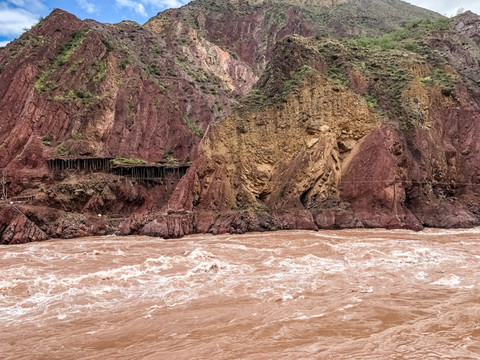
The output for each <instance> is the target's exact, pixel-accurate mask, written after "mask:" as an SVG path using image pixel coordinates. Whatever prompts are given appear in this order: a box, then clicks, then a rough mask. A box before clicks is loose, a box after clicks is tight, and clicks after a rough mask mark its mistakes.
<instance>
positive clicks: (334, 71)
mask: <svg viewBox="0 0 480 360" xmlns="http://www.w3.org/2000/svg"><path fill="white" fill-rule="evenodd" d="M327 77H328V78H329V79H330V80H333V81H334V82H336V83H339V84H342V85H344V86H348V83H349V81H348V79H347V75H346V74H345V71H344V70H343V69H342V68H339V67H337V66H332V67H331V68H330V69H329V70H328V72H327Z"/></svg>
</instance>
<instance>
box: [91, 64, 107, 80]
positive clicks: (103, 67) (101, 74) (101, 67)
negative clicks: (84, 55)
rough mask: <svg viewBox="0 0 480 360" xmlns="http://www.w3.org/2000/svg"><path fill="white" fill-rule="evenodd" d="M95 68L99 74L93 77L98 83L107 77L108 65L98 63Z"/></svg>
mask: <svg viewBox="0 0 480 360" xmlns="http://www.w3.org/2000/svg"><path fill="white" fill-rule="evenodd" d="M95 68H96V70H97V74H96V75H95V76H94V77H93V82H95V83H98V82H100V81H101V80H102V79H103V78H104V77H105V75H107V71H108V64H107V62H106V61H98V62H96V63H95Z"/></svg>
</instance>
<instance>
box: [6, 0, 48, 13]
mask: <svg viewBox="0 0 480 360" xmlns="http://www.w3.org/2000/svg"><path fill="white" fill-rule="evenodd" d="M7 3H10V4H12V5H15V6H18V7H21V8H28V10H29V11H33V12H36V11H40V10H45V9H46V6H45V4H44V3H43V1H41V0H7Z"/></svg>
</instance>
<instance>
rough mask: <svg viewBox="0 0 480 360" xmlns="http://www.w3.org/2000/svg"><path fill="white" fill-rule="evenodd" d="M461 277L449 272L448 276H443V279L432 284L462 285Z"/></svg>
mask: <svg viewBox="0 0 480 360" xmlns="http://www.w3.org/2000/svg"><path fill="white" fill-rule="evenodd" d="M460 282H461V281H460V277H458V276H457V275H454V274H449V275H447V276H444V277H442V278H441V279H439V280H437V281H435V282H432V285H443V286H450V287H457V286H458V285H460Z"/></svg>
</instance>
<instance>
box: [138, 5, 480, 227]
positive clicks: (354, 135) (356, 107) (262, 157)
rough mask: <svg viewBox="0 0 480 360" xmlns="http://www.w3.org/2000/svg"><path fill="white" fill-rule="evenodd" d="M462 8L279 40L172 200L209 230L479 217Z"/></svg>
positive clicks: (475, 70) (472, 89)
mask: <svg viewBox="0 0 480 360" xmlns="http://www.w3.org/2000/svg"><path fill="white" fill-rule="evenodd" d="M465 19H468V20H469V21H470V26H469V27H468V29H472V28H473V29H477V26H478V24H480V18H479V17H478V16H476V15H473V14H465V15H464V16H462V17H459V18H456V19H454V20H453V21H452V22H451V23H450V22H448V21H445V20H438V21H436V22H431V21H422V22H418V23H416V24H412V25H410V26H409V27H408V28H406V29H405V30H401V31H400V32H398V33H396V34H394V35H389V36H387V37H384V38H383V39H369V40H367V39H363V40H362V41H357V42H344V41H340V42H339V41H332V40H330V41H325V40H320V41H318V40H313V39H310V40H308V39H304V38H301V37H293V38H287V39H286V40H285V41H283V42H281V43H279V44H278V45H277V47H276V48H275V51H274V56H273V60H272V62H271V63H270V64H269V65H268V66H267V70H266V72H265V74H264V76H263V77H262V78H261V79H260V81H259V82H258V85H257V88H256V89H254V91H253V92H252V93H251V94H250V95H249V96H248V97H247V99H246V100H245V101H244V102H243V105H242V107H241V108H239V109H237V110H236V111H235V112H234V113H233V114H232V115H231V116H230V117H228V118H227V119H226V120H224V121H223V122H221V123H218V124H215V125H214V126H212V127H211V128H210V131H209V132H208V134H207V137H206V138H205V139H204V141H203V147H202V152H201V154H200V156H199V158H198V159H197V160H196V161H195V162H194V164H193V166H192V168H191V169H190V171H189V172H188V173H187V175H186V176H185V177H184V178H183V179H182V181H181V183H180V184H179V186H178V187H177V189H176V191H175V192H174V194H173V195H172V198H171V200H170V205H171V207H176V208H177V209H178V210H187V211H193V212H194V213H197V214H199V215H198V217H199V219H198V220H197V221H198V225H197V226H198V228H197V230H198V229H201V230H202V231H211V232H214V233H219V232H225V231H230V232H232V231H233V232H235V231H239V232H242V231H259V230H263V229H284V228H307V229H312V228H313V229H315V228H317V227H319V228H335V227H394V228H396V227H408V228H413V229H419V228H421V227H422V226H435V227H459V226H472V225H477V224H479V223H480V218H479V212H478V206H477V204H478V203H479V201H480V193H479V190H480V183H479V177H478V169H479V165H480V157H479V150H480V149H479V144H480V138H479V128H478V127H479V124H480V111H479V110H480V101H479V99H478V96H477V94H478V90H479V85H480V82H479V81H478V76H479V75H480V71H479V64H480V56H479V50H480V48H479V46H478V43H476V42H475V39H476V35H477V34H478V33H476V31H477V30H475V31H465V29H466V27H465V26H463V25H461V24H464V23H465V21H464V20H465ZM453 29H456V30H453ZM465 35H467V36H468V37H466V36H465ZM392 39H395V41H394V40H392ZM441 48H448V49H449V52H440V51H439V49H441ZM407 49H410V50H407ZM212 210H213V212H214V213H213V214H212ZM215 213H217V214H221V215H220V216H215V215H214V214H215ZM162 221H163V218H159V219H156V220H155V221H154V222H153V223H151V224H148V225H147V226H146V230H145V232H146V233H148V232H152V233H153V234H156V233H160V234H162V231H160V230H162V229H163V228H162V226H160V224H162ZM159 229H160V230H159Z"/></svg>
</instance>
